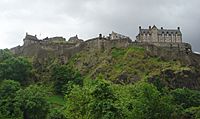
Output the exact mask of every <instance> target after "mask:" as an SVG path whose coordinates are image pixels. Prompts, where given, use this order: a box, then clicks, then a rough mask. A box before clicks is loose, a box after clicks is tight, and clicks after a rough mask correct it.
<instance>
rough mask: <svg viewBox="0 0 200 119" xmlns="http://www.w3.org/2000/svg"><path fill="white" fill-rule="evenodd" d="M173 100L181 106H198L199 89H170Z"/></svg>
mask: <svg viewBox="0 0 200 119" xmlns="http://www.w3.org/2000/svg"><path fill="white" fill-rule="evenodd" d="M171 94H172V96H173V99H174V102H175V103H176V104H178V105H181V106H182V107H183V108H189V107H198V106H199V105H200V91H196V90H190V89H187V88H183V89H180V88H179V89H175V90H173V91H171Z"/></svg>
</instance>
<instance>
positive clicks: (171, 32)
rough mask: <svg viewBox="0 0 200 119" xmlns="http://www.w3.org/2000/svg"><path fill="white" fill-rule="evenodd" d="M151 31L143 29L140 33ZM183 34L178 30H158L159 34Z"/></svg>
mask: <svg viewBox="0 0 200 119" xmlns="http://www.w3.org/2000/svg"><path fill="white" fill-rule="evenodd" d="M149 32H150V31H149V29H141V31H140V33H145V34H147V33H149ZM162 33H164V34H167V33H168V34H181V31H180V30H176V29H158V34H162Z"/></svg>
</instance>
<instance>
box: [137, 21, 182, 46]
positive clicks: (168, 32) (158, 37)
mask: <svg viewBox="0 0 200 119" xmlns="http://www.w3.org/2000/svg"><path fill="white" fill-rule="evenodd" d="M136 41H137V42H152V43H158V42H166V43H182V33H181V31H180V27H178V28H177V29H163V27H161V29H158V28H157V27H156V26H155V25H154V26H153V27H151V26H149V29H142V28H141V26H140V27H139V34H138V35H137V36H136Z"/></svg>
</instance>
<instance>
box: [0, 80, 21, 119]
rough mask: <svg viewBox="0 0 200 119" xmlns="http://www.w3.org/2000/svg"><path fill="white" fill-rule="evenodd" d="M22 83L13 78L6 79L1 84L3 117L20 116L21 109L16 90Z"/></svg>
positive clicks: (0, 107)
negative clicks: (18, 104)
mask: <svg viewBox="0 0 200 119" xmlns="http://www.w3.org/2000/svg"><path fill="white" fill-rule="evenodd" d="M19 89H20V84H19V83H18V82H16V81H13V80H4V81H3V82H2V83H1V85H0V115H1V116H2V118H19V117H21V110H20V108H19V106H17V105H16V104H17V100H16V99H15V98H16V92H17V91H18V90H19Z"/></svg>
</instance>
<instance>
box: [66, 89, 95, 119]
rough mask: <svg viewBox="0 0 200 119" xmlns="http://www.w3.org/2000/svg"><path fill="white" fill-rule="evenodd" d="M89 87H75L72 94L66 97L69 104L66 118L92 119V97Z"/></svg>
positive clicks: (67, 104)
mask: <svg viewBox="0 0 200 119" xmlns="http://www.w3.org/2000/svg"><path fill="white" fill-rule="evenodd" d="M90 92H91V91H90V89H89V88H88V87H80V86H78V85H75V86H74V88H73V89H72V90H71V92H70V93H69V94H68V95H66V99H67V103H66V110H65V111H64V113H65V116H66V117H67V118H69V119H90V118H91V116H90V111H91V109H90V105H89V104H90V102H91V99H92V97H91V95H90Z"/></svg>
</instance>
